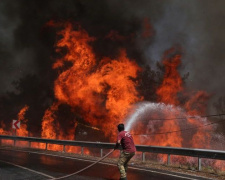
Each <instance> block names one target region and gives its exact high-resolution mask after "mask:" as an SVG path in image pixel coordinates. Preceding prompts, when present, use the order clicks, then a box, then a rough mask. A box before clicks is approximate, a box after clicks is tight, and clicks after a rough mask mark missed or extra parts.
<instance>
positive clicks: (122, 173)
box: [117, 151, 126, 178]
mask: <svg viewBox="0 0 225 180" xmlns="http://www.w3.org/2000/svg"><path fill="white" fill-rule="evenodd" d="M125 162H126V157H125V154H124V152H123V151H122V152H121V154H120V157H119V160H118V163H117V166H118V168H119V171H120V177H121V178H126V171H125V168H124V163H125Z"/></svg>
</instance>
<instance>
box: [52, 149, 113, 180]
mask: <svg viewBox="0 0 225 180" xmlns="http://www.w3.org/2000/svg"><path fill="white" fill-rule="evenodd" d="M113 151H115V149H113V150H111V151H110V152H109V153H107V154H106V155H105V156H103V157H102V158H101V159H99V160H98V161H96V162H94V163H92V164H90V165H89V166H87V167H85V168H83V169H81V170H79V171H76V172H74V173H72V174H68V175H66V176H62V177H58V178H52V179H50V180H53V179H54V180H56V179H64V178H68V177H70V176H73V175H76V174H78V173H80V172H83V171H85V170H87V169H88V168H90V167H92V166H94V165H95V164H97V163H99V162H100V161H102V160H103V159H105V158H106V157H108V156H109V155H110V154H111V153H112V152H113Z"/></svg>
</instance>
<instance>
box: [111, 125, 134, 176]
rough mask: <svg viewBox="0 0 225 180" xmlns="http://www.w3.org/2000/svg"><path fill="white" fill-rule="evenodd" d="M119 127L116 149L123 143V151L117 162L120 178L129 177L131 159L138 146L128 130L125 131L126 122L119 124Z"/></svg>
mask: <svg viewBox="0 0 225 180" xmlns="http://www.w3.org/2000/svg"><path fill="white" fill-rule="evenodd" d="M117 128H118V131H119V133H118V137H117V142H116V146H115V148H114V149H117V148H118V147H119V145H120V144H121V146H122V148H123V151H122V152H121V153H120V157H119V160H118V163H117V166H118V168H119V171H120V179H121V180H126V179H127V174H126V172H127V167H128V162H129V161H130V159H131V158H132V157H133V156H134V155H135V152H136V147H135V145H134V141H133V137H132V135H131V134H130V133H129V132H128V131H124V124H119V125H118V126H117Z"/></svg>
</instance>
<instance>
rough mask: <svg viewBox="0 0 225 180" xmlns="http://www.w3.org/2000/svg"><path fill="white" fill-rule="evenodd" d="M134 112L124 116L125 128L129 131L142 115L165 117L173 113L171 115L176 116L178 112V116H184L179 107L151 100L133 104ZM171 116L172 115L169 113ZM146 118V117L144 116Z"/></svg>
mask: <svg viewBox="0 0 225 180" xmlns="http://www.w3.org/2000/svg"><path fill="white" fill-rule="evenodd" d="M132 111H133V112H134V113H131V114H130V115H129V116H128V117H127V118H126V126H125V128H126V130H127V131H130V130H131V129H132V126H134V124H135V122H136V121H137V119H140V120H141V119H143V118H144V116H148V118H151V116H152V115H157V117H158V119H160V118H161V119H163V118H165V116H166V115H169V114H172V113H173V114H174V116H173V117H176V115H177V113H178V112H179V114H180V117H182V116H184V114H185V112H184V110H182V109H181V108H179V107H175V106H173V105H166V104H164V103H151V102H140V103H137V104H136V105H134V107H133V108H132ZM171 116H172V115H171ZM145 118H146V117H145Z"/></svg>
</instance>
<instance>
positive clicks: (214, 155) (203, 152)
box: [0, 135, 225, 171]
mask: <svg viewBox="0 0 225 180" xmlns="http://www.w3.org/2000/svg"><path fill="white" fill-rule="evenodd" d="M2 139H4V140H13V141H14V146H15V144H16V141H28V142H29V147H30V144H31V142H38V143H45V144H46V146H45V147H46V148H45V149H46V150H47V149H48V144H57V145H63V151H64V152H65V146H79V147H81V154H82V155H83V148H84V147H88V148H99V149H100V155H101V157H102V156H103V149H113V148H114V146H115V144H114V143H102V142H88V141H71V140H55V139H42V138H36V137H21V136H7V135H0V145H1V140H2ZM120 149H121V147H120ZM136 149H137V151H139V152H142V161H145V153H146V152H150V153H158V154H167V164H168V165H169V164H170V156H171V155H181V156H190V157H197V158H198V170H199V171H201V159H202V158H207V159H217V160H225V151H218V150H208V149H191V148H175V147H160V146H145V145H136Z"/></svg>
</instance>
